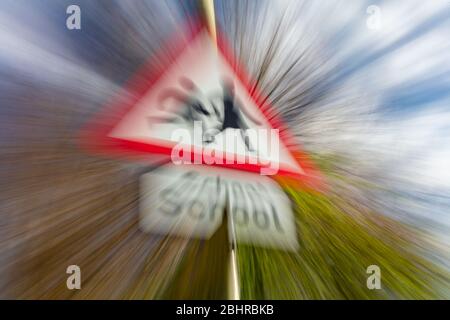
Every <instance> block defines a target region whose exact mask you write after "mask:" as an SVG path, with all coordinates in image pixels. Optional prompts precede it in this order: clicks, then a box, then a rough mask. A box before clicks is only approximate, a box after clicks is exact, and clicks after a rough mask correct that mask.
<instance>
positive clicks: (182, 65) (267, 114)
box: [85, 26, 318, 182]
mask: <svg viewBox="0 0 450 320" xmlns="http://www.w3.org/2000/svg"><path fill="white" fill-rule="evenodd" d="M181 43H182V44H181V45H177V47H178V49H177V50H176V51H177V54H176V55H175V56H174V57H173V59H171V61H170V62H168V63H167V64H166V65H165V66H164V67H163V68H161V67H159V72H157V73H155V70H156V69H157V68H155V67H154V65H152V62H150V64H149V65H147V66H145V67H144V68H143V70H142V71H141V72H140V73H138V75H137V76H136V77H135V79H133V80H132V81H131V82H130V84H129V86H128V88H127V90H128V91H130V92H131V93H133V94H134V96H133V98H130V99H128V100H126V99H122V100H121V101H120V102H118V103H117V102H116V103H115V104H114V107H113V108H112V109H108V111H107V113H105V114H103V115H101V116H100V117H98V118H97V119H96V120H95V121H94V122H92V123H91V124H90V126H89V130H88V132H89V133H88V139H89V141H90V142H91V143H92V141H93V139H94V140H95V141H97V148H99V149H101V150H102V151H107V152H110V151H116V152H117V151H120V152H121V153H120V154H121V155H144V154H157V155H161V156H165V157H166V159H168V160H169V159H170V160H171V161H172V162H174V163H175V164H178V163H180V164H187V163H194V164H206V165H217V166H221V167H229V168H233V169H238V170H245V171H249V172H255V173H259V174H263V175H277V176H288V177H291V178H295V179H299V180H310V181H313V180H314V181H316V182H317V179H318V174H317V171H316V170H314V169H313V166H312V165H311V163H310V162H309V161H307V160H306V157H305V155H304V154H303V153H302V152H300V149H299V148H298V146H297V145H295V144H294V139H292V137H291V136H290V135H289V134H288V132H287V130H286V128H285V127H284V126H283V125H282V123H281V122H280V121H279V120H277V119H276V118H275V117H274V115H273V112H271V107H270V106H269V104H268V101H267V100H268V99H266V98H265V97H263V96H262V95H261V94H260V93H259V92H258V90H257V89H256V88H255V86H254V85H252V83H251V82H250V81H249V80H248V77H247V76H245V74H244V72H243V69H242V67H241V66H239V65H238V64H237V63H236V61H235V59H233V57H232V55H231V51H230V50H229V49H228V48H227V46H226V45H225V42H224V41H223V39H221V38H220V37H219V41H218V45H217V46H216V44H215V43H213V42H212V40H211V37H210V36H209V34H208V31H207V29H206V28H204V27H202V26H199V27H198V28H196V31H195V32H193V33H192V34H190V37H189V40H183V41H181ZM171 47H173V44H172V46H171ZM171 52H173V50H172V51H171ZM159 60H160V59H159ZM85 137H86V136H85ZM299 157H300V158H301V159H300V158H299ZM302 160H303V161H302Z"/></svg>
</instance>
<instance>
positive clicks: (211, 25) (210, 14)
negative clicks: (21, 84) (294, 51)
mask: <svg viewBox="0 0 450 320" xmlns="http://www.w3.org/2000/svg"><path fill="white" fill-rule="evenodd" d="M200 8H201V13H202V17H203V19H204V20H205V23H206V27H207V29H208V32H209V34H210V36H211V39H212V41H213V43H214V44H215V45H216V49H217V31H216V17H215V13H214V0H201V5H200ZM228 199H229V198H228V197H227V201H226V208H225V210H226V214H228V217H229V218H230V229H231V245H230V259H229V261H230V266H229V275H228V283H229V289H228V291H229V297H230V300H239V299H240V290H239V276H238V268H237V257H236V233H235V230H234V221H233V217H232V215H231V214H229V213H230V206H229V203H228V202H229V201H228ZM227 221H228V219H227Z"/></svg>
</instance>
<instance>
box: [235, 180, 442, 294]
mask: <svg viewBox="0 0 450 320" xmlns="http://www.w3.org/2000/svg"><path fill="white" fill-rule="evenodd" d="M285 190H286V192H287V193H288V194H289V196H290V197H291V199H292V200H293V202H294V207H295V215H296V216H295V218H296V224H297V230H298V238H299V243H300V249H299V250H298V252H281V251H277V250H273V249H266V248H258V247H252V246H246V245H240V246H239V247H238V259H239V262H240V264H239V267H240V270H239V273H240V278H241V283H242V284H241V295H242V298H243V299H435V298H440V297H441V296H440V294H439V292H437V291H436V288H437V287H438V286H442V285H443V286H446V288H447V290H448V285H449V284H448V279H449V274H448V273H446V272H445V271H444V270H443V269H442V270H441V269H440V268H439V267H437V266H436V265H435V264H433V263H431V262H430V261H427V260H426V259H424V258H422V257H421V256H420V255H417V254H416V253H414V247H413V245H412V242H410V240H409V239H408V235H409V230H408V228H407V227H406V226H403V225H401V224H400V223H398V222H396V221H393V220H391V219H388V218H386V217H384V216H380V215H378V214H375V213H371V212H366V213H362V212H359V210H358V208H356V207H355V205H352V204H350V203H348V202H346V201H345V200H343V199H342V198H338V197H336V196H330V195H324V194H317V193H310V192H305V191H299V190H294V189H292V188H289V187H286V189H285ZM373 264H375V265H378V266H379V267H380V269H381V287H382V288H381V290H369V289H368V288H367V286H366V281H367V277H368V276H369V274H366V268H367V267H368V266H369V265H373Z"/></svg>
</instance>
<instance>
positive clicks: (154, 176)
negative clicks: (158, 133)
mask: <svg viewBox="0 0 450 320" xmlns="http://www.w3.org/2000/svg"><path fill="white" fill-rule="evenodd" d="M140 183H141V186H140V189H141V194H140V204H139V207H140V217H141V219H140V226H141V229H142V230H144V231H146V232H152V233H159V234H164V235H165V234H170V235H173V236H181V237H190V238H201V239H208V238H210V237H211V236H212V235H213V234H214V232H215V231H216V230H217V229H218V228H219V226H220V225H221V223H222V220H223V214H224V213H225V209H226V208H228V209H229V210H228V214H229V215H230V216H229V217H228V224H229V225H228V227H229V228H228V230H229V232H230V235H229V238H230V240H232V239H235V240H236V241H237V242H238V243H248V244H253V245H259V246H264V247H273V248H281V249H285V250H296V249H297V248H298V241H297V233H296V228H295V222H294V217H293V213H292V209H291V203H290V200H289V199H288V197H287V196H286V194H285V193H284V192H283V191H282V190H281V188H280V187H279V186H278V184H277V183H275V182H274V181H273V180H272V179H270V178H268V177H263V176H257V175H254V174H251V173H242V172H237V171H233V170H229V169H217V168H211V167H200V166H192V165H191V166H173V165H167V166H164V167H161V168H159V169H156V170H154V171H153V172H150V173H147V174H144V175H143V176H141V181H140Z"/></svg>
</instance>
